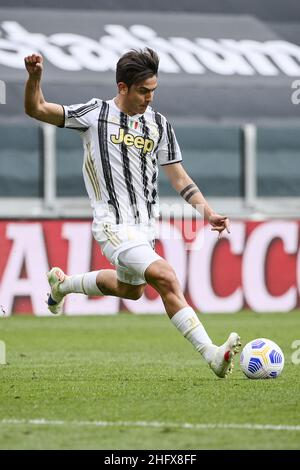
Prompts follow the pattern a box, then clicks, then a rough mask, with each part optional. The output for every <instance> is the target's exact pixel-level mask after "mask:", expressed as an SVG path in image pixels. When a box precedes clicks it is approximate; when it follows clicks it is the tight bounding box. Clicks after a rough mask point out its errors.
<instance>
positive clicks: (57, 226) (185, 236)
mask: <svg viewBox="0 0 300 470" xmlns="http://www.w3.org/2000/svg"><path fill="white" fill-rule="evenodd" d="M299 226H300V221H298V220H293V221H292V220H271V221H265V222H249V221H243V220H236V221H232V224H231V233H230V234H229V235H228V234H225V235H224V236H223V237H222V238H221V239H218V238H217V235H216V233H215V232H211V230H210V226H208V225H203V224H202V223H201V222H198V221H197V222H196V221H184V222H182V221H181V220H173V221H171V222H170V221H168V222H167V221H161V222H160V224H159V239H158V241H157V251H158V253H159V254H161V255H162V256H164V257H165V259H166V260H167V261H168V262H169V263H170V264H171V265H172V266H173V268H174V269H175V271H176V273H177V277H178V279H179V281H180V283H181V285H182V288H183V290H184V292H185V295H186V297H187V299H188V301H189V302H190V304H191V305H192V306H193V307H194V308H195V309H196V310H198V311H200V312H204V313H229V312H237V311H239V310H242V309H243V308H250V309H252V310H255V311H257V312H287V311H290V310H293V309H295V308H297V307H299V292H300V250H299ZM51 266H60V267H61V268H62V269H63V270H64V271H65V272H66V273H68V274H76V273H83V272H88V271H92V270H97V269H106V268H111V265H110V264H109V262H108V261H107V260H106V258H105V257H104V256H103V255H102V253H101V251H100V248H99V246H98V245H97V243H96V242H95V240H94V239H93V236H92V233H91V222H90V221H86V220H48V221H42V220H41V221H26V222H25V221H12V220H9V221H1V222H0V305H1V308H2V309H3V311H5V313H6V314H7V315H11V314H35V315H49V312H48V310H47V306H46V304H45V300H46V297H47V292H49V286H48V282H47V278H46V275H45V274H46V272H47V271H48V270H49V267H51ZM123 310H128V311H130V312H133V313H140V314H142V313H163V312H164V309H163V305H162V302H161V299H160V298H159V296H158V295H157V293H156V292H155V291H154V290H153V289H152V288H150V287H147V289H146V292H145V294H144V295H143V297H142V298H141V299H139V300H137V301H134V300H126V299H119V298H115V297H99V298H88V297H86V296H84V295H81V294H70V295H68V297H67V299H66V303H65V313H66V314H67V315H80V314H93V315H102V314H106V315H107V314H117V313H118V312H120V311H123Z"/></svg>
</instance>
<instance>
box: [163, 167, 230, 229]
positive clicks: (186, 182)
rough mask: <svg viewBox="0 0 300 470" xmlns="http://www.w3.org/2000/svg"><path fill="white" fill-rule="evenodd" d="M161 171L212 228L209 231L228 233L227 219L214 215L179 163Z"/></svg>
mask: <svg viewBox="0 0 300 470" xmlns="http://www.w3.org/2000/svg"><path fill="white" fill-rule="evenodd" d="M163 169H164V171H165V173H166V175H167V177H168V179H169V180H170V183H171V184H172V186H173V188H174V189H175V190H176V191H177V192H178V193H179V194H180V196H181V197H183V199H185V200H186V202H188V203H189V204H191V205H192V206H193V207H195V209H197V210H198V212H200V213H201V214H202V215H203V216H204V218H205V219H206V220H208V221H209V223H210V225H211V226H212V228H211V230H215V231H217V232H219V235H221V233H222V232H223V230H225V229H226V230H227V232H228V233H229V231H230V230H229V219H228V217H226V216H223V215H219V214H216V213H215V212H214V211H213V210H212V208H211V207H210V206H209V205H208V203H207V201H206V199H205V197H204V196H203V194H202V193H201V191H200V189H199V188H198V186H197V185H196V184H195V183H194V181H193V180H192V179H191V178H190V177H189V175H188V174H187V173H186V171H185V169H184V168H183V166H182V165H181V163H174V164H172V165H164V166H163Z"/></svg>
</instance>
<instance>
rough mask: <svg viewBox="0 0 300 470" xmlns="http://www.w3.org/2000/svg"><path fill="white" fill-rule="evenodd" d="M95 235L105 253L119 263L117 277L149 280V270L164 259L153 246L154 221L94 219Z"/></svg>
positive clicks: (128, 280) (135, 281) (132, 281)
mask: <svg viewBox="0 0 300 470" xmlns="http://www.w3.org/2000/svg"><path fill="white" fill-rule="evenodd" d="M92 231H93V235H94V238H95V240H96V241H97V242H98V243H99V245H100V247H101V251H102V253H103V254H104V256H105V257H106V258H107V259H108V260H109V261H110V262H111V264H113V265H114V266H116V271H117V278H118V279H119V281H121V282H124V283H126V284H132V285H140V284H144V283H145V282H146V280H145V271H146V269H147V268H148V267H149V266H150V264H151V263H153V262H154V261H157V260H159V259H162V258H161V257H160V256H159V255H158V254H157V253H156V252H155V251H154V249H153V246H154V240H155V227H153V225H149V226H147V225H121V224H120V225H113V224H110V223H102V224H97V223H93V228H92Z"/></svg>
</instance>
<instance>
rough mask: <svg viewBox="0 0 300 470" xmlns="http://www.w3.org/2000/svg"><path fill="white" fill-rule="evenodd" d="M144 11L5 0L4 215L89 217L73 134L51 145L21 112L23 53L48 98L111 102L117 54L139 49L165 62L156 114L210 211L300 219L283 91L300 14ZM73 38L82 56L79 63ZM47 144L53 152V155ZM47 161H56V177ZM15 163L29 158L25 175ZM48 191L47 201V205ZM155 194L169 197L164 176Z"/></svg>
mask: <svg viewBox="0 0 300 470" xmlns="http://www.w3.org/2000/svg"><path fill="white" fill-rule="evenodd" d="M148 5H149V3H148V2H144V1H142V2H139V5H138V9H137V7H136V2H133V1H130V0H128V1H127V2H126V11H124V4H123V2H121V0H114V1H109V0H107V1H101V2H97V1H92V0H90V1H87V2H85V4H84V11H82V10H81V8H82V3H81V2H77V1H75V2H74V1H72V2H70V1H68V0H64V1H63V2H59V1H54V0H53V1H45V2H43V3H42V4H40V2H38V1H34V0H31V1H28V0H26V1H23V0H19V1H16V0H14V1H5V0H2V2H1V7H0V31H1V38H2V46H1V44H0V78H1V80H4V81H5V84H6V102H7V104H6V105H0V123H1V130H0V135H1V142H2V145H1V149H0V156H1V159H0V162H1V163H0V175H1V176H0V188H1V193H0V195H1V197H2V198H5V199H10V201H8V205H7V204H6V205H5V207H6V209H2V216H5V215H8V213H11V214H12V215H24V216H25V215H27V216H30V214H31V213H32V208H33V207H36V209H35V213H37V214H39V215H43V214H44V215H47V216H53V217H56V216H58V215H61V214H62V213H63V212H64V211H63V207H67V206H65V204H67V199H68V198H74V197H76V198H78V200H77V203H78V214H81V215H82V216H88V215H89V209H88V205H87V204H86V205H85V203H84V202H83V198H85V190H84V187H83V183H82V177H81V157H82V156H81V150H80V142H79V138H78V136H77V135H76V134H75V133H73V132H70V131H68V132H66V131H61V130H57V131H56V132H54V133H52V137H51V136H49V131H48V130H47V129H46V128H43V129H40V128H39V126H38V125H35V123H34V122H33V121H32V120H30V119H28V118H27V117H26V116H25V115H24V112H23V88H24V81H25V79H26V74H25V71H24V68H23V64H22V57H23V56H24V55H25V54H26V53H29V52H30V51H31V50H32V49H33V47H34V46H37V49H38V51H39V52H41V53H42V54H43V55H44V57H45V61H46V63H45V68H46V71H45V75H44V80H43V91H44V94H45V96H46V97H47V99H48V100H49V101H55V102H59V103H66V104H68V103H76V102H84V101H87V100H88V99H90V98H91V97H93V96H101V97H107V98H108V97H111V96H113V94H114V92H115V85H114V73H113V64H114V63H115V60H116V58H117V56H118V54H119V53H120V52H121V50H122V49H124V48H126V47H133V46H135V45H136V47H142V46H144V45H146V44H148V45H150V46H152V47H153V48H156V49H157V50H158V52H159V53H160V54H161V56H162V68H161V73H160V88H159V90H158V91H157V96H156V100H155V106H156V107H157V109H159V110H160V111H161V112H162V113H164V114H166V115H167V116H168V117H169V119H170V120H171V121H172V122H173V123H174V127H175V129H176V132H177V136H178V140H179V142H180V144H181V146H182V149H183V153H184V159H185V165H186V167H187V169H188V170H189V171H191V172H192V173H193V175H194V177H195V180H196V182H197V183H198V184H199V185H200V187H202V188H203V190H204V192H205V193H206V194H207V195H208V196H209V197H211V198H213V199H214V200H215V201H216V204H217V207H218V208H219V209H220V210H222V209H226V208H227V206H226V201H230V207H231V210H232V212H233V214H235V215H239V214H241V213H242V214H247V215H248V216H251V215H254V216H255V215H256V214H257V213H261V214H263V215H265V216H268V215H270V211H271V213H272V214H273V212H272V211H273V210H275V209H274V207H276V211H277V212H276V213H277V214H278V215H280V216H285V215H292V214H295V213H298V205H299V203H298V201H297V196H299V187H300V185H299V178H298V176H297V175H299V174H300V171H299V170H300V160H299V157H298V153H299V107H298V106H297V105H296V104H295V103H293V102H292V95H293V93H294V96H295V98H298V95H297V87H298V85H295V88H294V89H293V88H292V84H293V82H295V81H296V80H297V77H298V76H300V64H299V62H300V32H299V31H300V28H299V25H300V11H299V8H298V7H297V6H296V4H295V2H293V1H292V0H288V1H286V2H284V5H283V3H282V2H281V1H277V0H265V1H264V2H260V1H256V0H254V1H252V2H251V4H249V2H244V1H226V2H225V1H221V0H220V1H217V0H214V1H196V0H192V1H177V2H175V3H174V2H171V1H166V2H159V1H156V0H154V1H153V2H152V3H151V12H149V11H148V9H149V6H148ZM46 11H47V14H45V12H46ZM62 11H63V12H64V17H62V15H61V13H62ZM121 11H122V15H120V12H121ZM146 11H147V15H145V12H146ZM66 15H67V17H68V21H67V22H66V21H65V16H66ZM70 34H71V35H73V36H70ZM75 34H76V35H77V36H76V37H77V41H78V43H76V37H75V36H74V35H75ZM3 41H4V42H3ZM64 41H65V43H64ZM68 41H69V42H68ZM70 41H71V42H70ZM72 41H73V43H72ZM74 41H75V42H74ZM80 41H81V47H86V49H85V52H86V51H88V53H89V54H88V55H89V58H90V59H89V61H88V59H86V60H87V61H86V62H85V63H84V62H82V60H83V58H82V57H83V56H85V54H82V50H83V49H80V46H79V45H78V44H79V42H80ZM82 43H83V44H85V46H84V45H83V46H82ZM99 44H100V45H101V49H99ZM97 47H98V49H97ZM101 54H102V55H101ZM249 123H250V124H254V128H251V126H250V128H249V126H247V124H249ZM16 126H18V127H17V129H18V130H17V131H16ZM249 129H250V131H249ZM251 129H252V130H251ZM253 129H254V132H253ZM248 131H249V132H248ZM12 136H14V137H12ZM47 136H48V137H47ZM47 139H48V141H47V142H48V144H47V145H46V144H45V141H46V140H47ZM49 139H50V144H49ZM51 139H56V147H55V145H54V144H53V142H52V144H51ZM253 142H254V144H253ZM49 145H50V147H49ZM49 148H52V149H53V151H54V152H55V148H56V153H55V155H54V158H53V155H52V157H51V156H50V157H49ZM253 148H254V152H253V151H252V152H251V149H253ZM249 149H250V150H249ZM50 152H51V150H50ZM70 158H72V165H69V164H67V162H69V161H70ZM45 160H47V162H48V163H47V164H49V162H50V164H51V161H54V162H56V175H57V176H56V177H55V178H54V179H53V178H52V179H51V178H49V175H48V173H47V171H45V168H46V165H45ZM19 161H22V162H23V163H25V162H26V165H24V168H25V170H22V169H21V167H20V166H19V165H18V162H19ZM251 162H252V163H251ZM249 165H250V167H251V165H252V168H254V170H253V171H252V172H250V171H249ZM253 165H254V166H253ZM16 168H17V169H18V168H19V170H17V171H15V169H16ZM255 168H256V169H255ZM52 170H53V168H52ZM51 185H52V189H51ZM45 194H52V198H54V199H53V200H52V202H51V201H50V203H49V201H48V204H47V207H45V206H44V205H43V201H44V199H45ZM161 194H162V196H165V197H172V196H174V193H173V192H172V190H171V188H170V187H169V185H168V184H166V181H165V179H164V177H163V175H161ZM274 197H276V198H278V204H275V206H274V204H273V203H272V202H270V201H271V200H270V198H274ZM14 198H25V199H24V201H23V202H24V204H23V205H22V204H21V205H18V206H17V208H16V209H14V207H16V205H14V204H13V199H14ZM56 198H57V199H56ZM64 198H67V199H66V200H65V201H64ZM250 199H251V201H252V202H251V204H247V200H248V201H249V200H250ZM2 200H3V201H4V199H2ZM54 200H55V204H54ZM269 202H270V204H269ZM3 206H4V205H2V207H3ZM51 206H52V208H51ZM37 207H38V208H39V209H37ZM54 207H55V208H54ZM49 208H50V209H49ZM65 210H67V209H65ZM33 211H34V210H33Z"/></svg>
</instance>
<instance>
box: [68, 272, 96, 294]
mask: <svg viewBox="0 0 300 470" xmlns="http://www.w3.org/2000/svg"><path fill="white" fill-rule="evenodd" d="M98 272H99V271H92V272H90V273H84V274H75V276H67V277H66V279H65V280H64V281H63V282H62V283H61V284H60V285H59V290H60V292H61V293H62V294H70V293H72V292H73V293H77V294H85V295H97V296H101V295H103V294H102V292H101V290H100V289H99V287H98V286H97V283H96V279H97V274H98Z"/></svg>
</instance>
